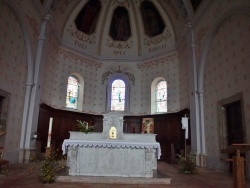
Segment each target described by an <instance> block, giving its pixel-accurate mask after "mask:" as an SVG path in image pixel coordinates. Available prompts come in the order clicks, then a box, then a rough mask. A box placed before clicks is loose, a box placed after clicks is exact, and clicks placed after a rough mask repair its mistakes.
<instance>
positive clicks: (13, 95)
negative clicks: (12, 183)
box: [0, 4, 27, 162]
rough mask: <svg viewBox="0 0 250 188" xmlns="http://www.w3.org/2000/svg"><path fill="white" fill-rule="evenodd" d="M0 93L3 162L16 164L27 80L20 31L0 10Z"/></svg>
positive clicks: (7, 11)
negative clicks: (5, 101)
mask: <svg viewBox="0 0 250 188" xmlns="http://www.w3.org/2000/svg"><path fill="white" fill-rule="evenodd" d="M0 25H1V31H0V67H1V68H0V89H2V90H4V91H6V92H9V93H10V100H9V107H8V114H7V121H6V132H7V133H6V134H5V135H4V136H2V137H1V138H0V139H4V140H5V142H4V146H3V147H4V158H6V159H8V160H9V161H10V162H13V161H17V153H18V149H19V145H20V136H21V135H20V133H21V126H22V118H23V117H22V116H23V114H22V112H23V108H24V97H25V89H26V87H25V85H26V79H27V62H26V59H27V57H26V49H25V44H24V38H23V35H22V32H21V28H20V26H19V24H18V21H17V19H16V18H15V16H14V14H13V12H12V11H11V10H10V9H9V8H8V7H7V6H6V5H5V4H2V6H0Z"/></svg>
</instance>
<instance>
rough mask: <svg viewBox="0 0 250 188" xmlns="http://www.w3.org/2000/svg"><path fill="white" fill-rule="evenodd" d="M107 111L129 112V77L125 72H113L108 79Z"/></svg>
mask: <svg viewBox="0 0 250 188" xmlns="http://www.w3.org/2000/svg"><path fill="white" fill-rule="evenodd" d="M108 80H109V81H108V85H107V105H106V111H107V112H110V111H117V112H124V113H129V100H130V99H129V79H128V78H127V76H126V75H124V74H120V73H117V74H113V75H111V76H110V77H109V79H108Z"/></svg>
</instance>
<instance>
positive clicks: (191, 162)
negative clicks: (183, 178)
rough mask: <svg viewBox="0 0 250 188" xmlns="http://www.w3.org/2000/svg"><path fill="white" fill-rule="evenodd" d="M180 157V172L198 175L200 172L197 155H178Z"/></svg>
mask: <svg viewBox="0 0 250 188" xmlns="http://www.w3.org/2000/svg"><path fill="white" fill-rule="evenodd" d="M178 156H179V158H180V159H179V162H178V164H179V166H180V172H181V173H185V174H196V173H197V172H198V169H197V166H196V160H195V156H196V155H195V153H189V154H187V155H186V157H185V156H184V155H178Z"/></svg>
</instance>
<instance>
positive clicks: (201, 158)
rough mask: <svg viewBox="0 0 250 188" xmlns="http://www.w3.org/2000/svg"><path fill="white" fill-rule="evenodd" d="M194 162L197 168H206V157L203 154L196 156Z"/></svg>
mask: <svg viewBox="0 0 250 188" xmlns="http://www.w3.org/2000/svg"><path fill="white" fill-rule="evenodd" d="M196 162H197V166H200V167H205V166H206V155H205V154H197V156H196Z"/></svg>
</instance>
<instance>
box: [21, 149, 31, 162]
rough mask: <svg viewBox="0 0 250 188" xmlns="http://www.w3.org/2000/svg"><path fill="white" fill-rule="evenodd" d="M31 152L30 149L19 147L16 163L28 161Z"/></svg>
mask: <svg viewBox="0 0 250 188" xmlns="http://www.w3.org/2000/svg"><path fill="white" fill-rule="evenodd" d="M31 152H32V151H31V150H30V149H19V155H18V163H29V161H30V154H31Z"/></svg>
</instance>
